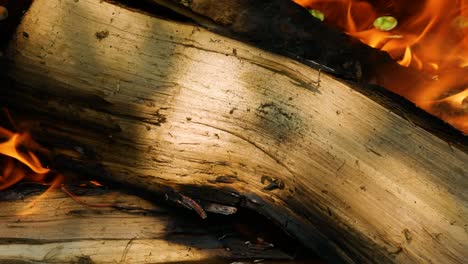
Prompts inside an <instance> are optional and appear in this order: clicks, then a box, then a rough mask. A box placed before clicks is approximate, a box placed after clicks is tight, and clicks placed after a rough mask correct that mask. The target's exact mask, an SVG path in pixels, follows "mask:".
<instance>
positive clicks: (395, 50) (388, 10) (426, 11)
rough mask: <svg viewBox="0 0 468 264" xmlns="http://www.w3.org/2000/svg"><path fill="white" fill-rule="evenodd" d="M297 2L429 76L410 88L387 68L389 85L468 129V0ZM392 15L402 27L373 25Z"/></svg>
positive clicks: (427, 109) (462, 127) (463, 128)
mask: <svg viewBox="0 0 468 264" xmlns="http://www.w3.org/2000/svg"><path fill="white" fill-rule="evenodd" d="M294 1H295V2H296V3H298V4H300V5H302V6H304V7H306V8H309V9H315V10H320V11H321V12H323V14H324V17H326V19H325V22H326V23H328V24H331V25H335V26H338V27H340V28H341V29H343V30H344V31H345V32H346V34H348V35H350V36H353V37H356V38H358V39H360V40H361V41H362V42H364V43H366V44H368V45H369V46H372V47H374V48H378V49H380V50H383V51H386V52H388V53H389V54H390V55H391V56H392V58H393V59H395V60H398V63H399V64H401V65H403V66H405V67H411V68H415V69H417V70H419V71H420V72H422V73H424V74H426V75H428V78H427V79H428V80H426V81H422V82H419V83H416V84H415V85H414V86H411V87H407V86H406V85H404V82H407V79H405V78H398V76H393V74H394V73H393V72H387V73H386V74H388V75H389V79H391V80H392V81H389V82H386V83H385V87H386V88H387V89H390V90H392V91H393V92H396V93H398V94H400V95H402V96H404V97H406V98H407V99H409V100H411V101H413V102H414V103H416V104H417V105H418V106H420V107H422V108H423V109H425V110H426V111H428V112H430V113H432V114H434V115H436V116H438V117H440V118H442V119H444V120H445V121H447V122H448V123H450V124H451V125H453V126H454V127H456V128H457V129H459V130H461V131H462V132H464V133H465V134H468V67H467V66H468V41H467V40H468V34H467V33H468V27H467V26H466V24H467V23H466V22H463V21H467V20H468V3H467V2H466V1H440V0H428V1H419V2H412V3H408V1H400V0H394V1H374V2H371V1H358V0H347V1H339V2H333V1H326V0H294ZM387 14H391V15H393V16H397V17H398V26H396V20H395V22H394V23H393V24H392V28H388V29H387V30H381V29H379V28H377V27H375V26H373V24H375V21H378V19H379V16H382V15H387ZM395 36H398V37H395ZM429 79H430V80H429Z"/></svg>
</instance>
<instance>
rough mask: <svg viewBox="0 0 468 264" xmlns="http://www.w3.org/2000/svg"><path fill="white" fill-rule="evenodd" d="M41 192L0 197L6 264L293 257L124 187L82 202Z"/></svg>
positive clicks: (1, 258)
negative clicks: (262, 247) (256, 246)
mask: <svg viewBox="0 0 468 264" xmlns="http://www.w3.org/2000/svg"><path fill="white" fill-rule="evenodd" d="M44 190H45V189H44V188H43V187H42V188H41V186H34V185H26V184H24V185H23V186H18V187H15V188H14V189H9V190H7V191H4V192H2V193H0V206H1V208H2V210H1V212H0V217H1V219H2V225H1V226H0V229H1V238H0V241H1V243H0V262H1V263H168V262H182V261H192V262H195V261H198V262H199V263H206V262H207V261H212V260H216V259H217V261H219V262H221V261H223V262H227V263H230V262H232V261H235V260H240V259H244V260H248V259H253V260H254V259H266V260H272V259H276V260H278V259H289V258H290V257H289V256H288V255H286V254H285V253H283V252H281V251H280V250H279V249H278V248H268V249H267V250H254V249H252V247H249V245H248V244H246V243H245V242H246V241H245V240H243V239H242V238H241V237H240V236H239V234H238V232H237V231H236V230H235V228H234V227H233V226H232V224H230V223H229V222H225V223H219V224H218V225H217V226H214V225H211V226H209V225H205V224H204V223H203V222H202V221H203V220H199V221H197V218H196V217H190V215H187V214H186V213H183V212H181V211H174V210H169V208H167V207H163V206H159V205H156V204H154V203H151V202H150V201H147V200H145V199H142V198H140V197H137V196H135V195H131V194H127V193H124V192H122V191H119V190H115V189H108V188H106V189H102V188H98V189H96V188H89V187H79V188H77V187H75V188H74V189H73V192H75V193H77V194H79V196H76V197H77V198H75V199H80V200H79V201H80V203H78V202H77V201H75V200H74V199H72V198H71V197H69V196H68V195H67V194H66V193H64V192H61V191H60V190H52V191H49V192H48V193H47V194H46V195H43V194H41V193H42V192H43V191H44ZM67 191H68V192H70V190H68V189H67ZM106 204H108V206H107V205H106ZM97 206H99V207H97ZM247 241H248V240H247ZM254 242H255V241H252V243H254Z"/></svg>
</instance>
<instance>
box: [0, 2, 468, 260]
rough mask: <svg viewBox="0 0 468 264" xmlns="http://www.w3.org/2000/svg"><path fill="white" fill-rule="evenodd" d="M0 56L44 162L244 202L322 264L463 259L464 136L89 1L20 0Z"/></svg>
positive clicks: (291, 64) (264, 57) (226, 44)
mask: <svg viewBox="0 0 468 264" xmlns="http://www.w3.org/2000/svg"><path fill="white" fill-rule="evenodd" d="M6 57H7V58H8V60H9V61H10V62H11V63H10V65H9V68H8V72H7V75H8V77H9V78H10V79H11V82H10V83H9V88H8V89H3V90H4V91H3V92H2V93H3V96H2V97H3V98H2V99H3V102H4V103H5V104H6V105H7V107H8V108H9V109H10V112H11V114H12V116H13V119H14V120H17V125H16V126H17V127H18V128H24V127H27V128H28V129H29V130H30V131H31V132H32V134H33V136H34V137H35V138H36V139H37V140H38V141H39V142H40V143H42V144H43V145H44V146H45V147H47V148H48V149H49V150H50V152H51V156H52V163H51V164H49V165H50V167H52V168H55V169H57V170H61V169H68V170H70V169H72V170H76V171H82V172H87V173H90V174H94V175H96V176H100V177H102V178H104V179H108V180H112V181H116V182H120V183H122V184H124V185H128V186H132V187H135V188H140V189H143V190H147V191H151V192H153V193H154V195H155V197H156V196H157V197H161V198H167V199H168V200H172V201H173V202H176V203H182V204H184V201H185V200H184V198H185V197H188V199H190V200H189V201H193V202H195V203H196V204H197V205H200V206H202V207H203V204H204V202H216V203H219V204H225V205H231V206H236V207H246V208H250V209H252V210H255V211H257V212H259V213H261V214H263V215H265V216H267V217H268V218H270V219H271V220H272V221H274V222H275V223H277V224H278V226H279V227H280V228H282V229H284V230H285V231H286V232H288V233H289V234H291V235H292V236H293V237H295V238H297V239H298V240H299V241H301V242H302V243H303V244H304V245H306V246H307V247H309V248H310V249H312V250H314V251H315V252H316V253H317V254H319V255H320V256H322V257H324V258H325V259H327V260H329V261H331V262H349V263H368V262H377V263H394V262H423V263H430V262H433V263H462V262H463V261H464V260H465V259H466V258H467V257H468V256H467V250H466V249H467V247H468V233H467V229H468V227H467V223H466V219H468V210H467V199H468V197H467V192H466V190H467V188H468V181H467V178H468V166H467V164H468V154H467V150H466V148H467V146H466V144H465V143H466V138H464V139H462V140H461V141H458V144H457V145H454V146H453V145H452V144H451V143H450V142H446V141H444V140H442V139H440V138H439V137H437V136H436V135H434V134H432V133H430V132H428V131H426V130H424V129H422V128H421V127H419V126H417V125H415V124H414V123H412V122H411V121H408V120H407V119H405V116H404V114H403V115H400V114H395V110H392V109H389V108H386V107H384V106H382V105H381V104H378V103H376V102H375V101H373V100H371V99H369V97H367V96H365V95H363V94H362V93H360V92H358V91H357V90H356V89H355V88H354V87H353V86H352V85H350V84H347V83H344V82H341V81H339V80H336V79H334V78H333V77H330V76H329V75H327V74H324V73H322V74H320V72H318V71H317V70H314V69H311V68H309V67H307V66H306V65H304V64H301V63H299V62H296V61H294V60H291V59H289V58H285V57H282V56H279V55H275V54H272V53H269V52H266V51H263V50H260V49H257V48H254V47H252V46H250V45H248V44H245V43H242V42H239V41H235V40H232V39H229V38H226V37H223V36H220V35H217V34H214V33H211V32H208V31H206V30H204V29H202V28H200V27H198V26H194V25H190V24H184V23H179V22H174V21H169V20H164V19H161V18H157V17H153V16H151V15H148V14H143V13H141V12H136V11H133V10H127V9H125V8H122V7H119V6H116V5H112V4H109V3H106V2H102V1H99V0H80V1H60V0H36V1H34V3H33V5H32V6H31V8H30V9H29V11H28V12H27V13H26V15H25V16H24V18H23V20H22V23H21V24H20V26H19V27H18V29H17V31H16V34H15V36H14V38H13V39H12V41H11V42H10V44H9V48H8V50H7V52H6ZM187 203H188V202H186V201H185V205H186V206H187ZM189 204H190V203H189ZM188 207H190V206H189V205H188ZM195 207H196V206H192V208H193V209H196V208H195ZM202 210H203V208H202ZM199 211H200V210H199ZM202 212H203V211H202ZM199 213H200V212H199ZM208 217H210V215H209V214H208Z"/></svg>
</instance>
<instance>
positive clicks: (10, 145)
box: [0, 127, 63, 215]
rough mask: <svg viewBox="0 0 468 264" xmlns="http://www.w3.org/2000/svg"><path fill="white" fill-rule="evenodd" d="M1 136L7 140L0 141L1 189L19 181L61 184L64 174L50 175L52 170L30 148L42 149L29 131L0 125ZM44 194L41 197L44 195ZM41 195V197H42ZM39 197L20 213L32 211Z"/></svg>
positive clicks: (54, 185)
mask: <svg viewBox="0 0 468 264" xmlns="http://www.w3.org/2000/svg"><path fill="white" fill-rule="evenodd" d="M0 138H2V139H5V141H3V142H1V143H0V154H2V155H3V156H4V157H3V158H2V159H1V162H2V163H1V166H0V168H2V171H1V174H0V191H1V190H5V189H7V188H9V187H11V186H12V185H14V184H16V183H18V182H19V181H31V182H37V183H41V184H47V185H50V187H49V189H51V188H55V187H58V186H59V185H60V184H61V181H62V178H63V177H62V176H61V175H54V176H53V177H52V178H51V177H49V175H50V174H51V170H50V169H48V168H45V167H44V166H43V165H42V164H41V161H40V160H39V158H38V157H37V156H36V155H35V154H34V153H33V152H32V151H31V150H30V149H40V146H39V145H38V144H37V143H35V142H34V141H33V140H32V138H31V137H30V136H29V134H28V133H14V132H12V131H9V130H7V129H5V128H2V127H0ZM49 178H51V179H49ZM44 195H45V193H44V194H42V195H41V196H40V197H42V196H44ZM40 197H39V199H40ZM36 202H37V199H36V200H35V201H33V202H32V203H31V204H29V205H28V206H27V207H26V208H25V209H26V210H24V211H22V212H20V213H19V215H24V214H30V213H32V208H33V205H34V204H35V203H36Z"/></svg>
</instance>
